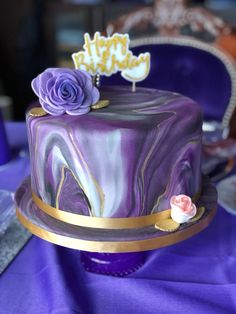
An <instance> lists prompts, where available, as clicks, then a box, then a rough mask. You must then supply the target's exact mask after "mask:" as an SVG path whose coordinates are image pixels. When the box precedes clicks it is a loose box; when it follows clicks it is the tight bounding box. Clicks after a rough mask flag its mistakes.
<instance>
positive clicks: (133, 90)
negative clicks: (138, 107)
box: [132, 81, 136, 93]
mask: <svg viewBox="0 0 236 314" xmlns="http://www.w3.org/2000/svg"><path fill="white" fill-rule="evenodd" d="M132 92H133V93H134V92H136V82H135V81H133V82H132Z"/></svg>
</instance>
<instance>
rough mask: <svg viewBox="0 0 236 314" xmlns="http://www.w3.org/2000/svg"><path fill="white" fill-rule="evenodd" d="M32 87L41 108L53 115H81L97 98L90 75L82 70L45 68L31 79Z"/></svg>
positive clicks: (97, 94)
mask: <svg viewBox="0 0 236 314" xmlns="http://www.w3.org/2000/svg"><path fill="white" fill-rule="evenodd" d="M32 89H33V91H34V92H35V94H36V95H37V96H38V97H39V102H40V104H41V106H42V107H43V109H44V110H45V111H46V112H47V113H49V114H51V115H53V116H59V115H62V114H63V113H65V112H66V113H68V114H70V115H81V114H85V113H87V112H89V110H90V106H92V105H93V104H95V103H96V102H97V101H98V100H99V91H98V89H97V88H96V87H94V86H93V83H92V78H91V76H90V75H89V74H88V73H87V72H85V71H82V70H72V69H63V68H51V69H47V70H45V71H44V72H42V73H41V74H39V75H38V76H37V77H36V78H35V79H33V81H32Z"/></svg>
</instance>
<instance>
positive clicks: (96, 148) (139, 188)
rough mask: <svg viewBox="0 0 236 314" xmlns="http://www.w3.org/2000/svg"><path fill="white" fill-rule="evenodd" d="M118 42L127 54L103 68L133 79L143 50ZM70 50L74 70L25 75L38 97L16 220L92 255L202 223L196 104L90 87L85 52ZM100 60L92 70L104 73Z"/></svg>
mask: <svg viewBox="0 0 236 314" xmlns="http://www.w3.org/2000/svg"><path fill="white" fill-rule="evenodd" d="M119 36H121V35H119ZM119 36H118V37H114V38H115V40H116V41H115V44H114V47H116V48H117V49H118V48H119V41H118V40H119V39H122V40H123V37H121V38H120V37H119ZM85 38H86V37H85ZM125 38H126V37H125ZM99 40H101V37H99V36H98V35H97V37H95V39H94V42H93V45H94V46H92V45H91V46H90V47H89V48H88V45H89V41H88V40H87V42H86V45H85V46H86V47H87V48H88V50H89V51H90V54H92V53H93V52H94V53H97V48H98V46H96V45H97V42H99ZM104 41H105V39H104V38H103V41H102V43H103V42H104ZM123 43H126V42H125V41H124V42H123V41H121V44H120V48H119V49H120V53H121V54H122V53H127V54H126V57H125V59H124V60H123V61H122V62H121V61H120V60H118V61H116V59H114V58H112V59H111V60H112V61H111V64H110V65H111V67H112V68H113V70H114V69H115V68H116V67H118V68H120V70H121V71H123V77H128V78H129V79H130V80H132V82H133V83H134V82H137V81H139V80H140V79H141V78H142V77H145V76H146V75H147V74H148V68H149V65H148V60H149V57H150V56H149V54H148V53H146V54H141V55H140V56H139V57H135V56H133V55H132V54H131V53H129V52H127V50H126V48H127V47H126V46H125V47H126V48H125V47H123V48H122V44H123ZM90 44H91V43H90ZM111 45H112V42H109V44H107V47H108V48H109V49H110V48H111ZM92 47H93V48H94V47H95V48H96V49H95V48H94V49H92ZM124 48H125V49H124ZM119 49H118V50H119ZM105 52H106V55H107V51H105ZM77 57H78V59H77V60H76V62H75V64H76V65H77V68H76V69H59V68H52V69H47V70H45V71H44V72H43V73H41V74H39V75H38V76H37V77H36V78H35V79H34V80H33V82H32V88H33V90H34V92H35V94H36V95H37V96H38V97H39V102H38V103H36V104H35V106H34V107H33V108H31V109H29V111H28V112H27V129H28V138H29V150H30V160H31V176H30V178H27V179H26V180H25V181H24V182H23V183H22V185H21V187H20V188H19V189H18V191H17V193H16V204H17V215H18V217H19V219H20V221H21V222H22V223H23V224H24V225H25V226H26V227H27V228H28V229H29V230H30V231H31V232H33V233H34V234H36V235H38V236H40V237H41V238H44V239H46V240H48V241H51V242H54V243H57V244H60V245H64V246H67V247H70V248H76V249H82V250H85V251H92V252H134V251H143V250H149V249H153V248H157V247H161V246H165V245H169V244H173V243H176V242H179V241H182V240H184V239H186V238H188V237H190V236H192V235H194V234H196V233H197V232H199V231H201V230H202V229H204V228H205V227H206V226H207V225H208V224H209V223H210V221H211V219H212V218H213V216H214V212H215V210H214V209H215V206H216V191H215V188H214V187H213V186H212V184H211V182H210V181H209V180H208V179H206V178H203V177H202V174H201V150H202V143H201V140H202V113H201V109H200V107H199V105H198V104H197V103H195V102H194V101H193V100H191V99H189V98H187V97H185V96H182V95H180V94H176V93H172V92H168V91H158V90H156V89H151V88H141V87H136V86H135V84H133V86H132V88H131V86H130V87H125V86H123V87H122V86H113V87H101V88H99V89H98V88H97V87H96V86H95V85H94V83H93V82H92V78H91V75H90V74H91V73H90V70H89V68H88V65H87V63H86V62H87V61H86V62H85V60H86V58H87V56H86V55H83V54H82V55H81V54H79V55H78V54H77V55H75V56H74V58H77ZM90 59H91V55H90V58H88V60H90ZM78 60H80V62H82V61H83V62H82V63H81V65H82V66H81V68H79V66H78ZM81 60H82V61H81ZM96 60H97V59H96ZM104 60H105V59H104V58H103V59H102V61H101V63H99V64H98V65H97V67H95V66H94V64H93V66H92V71H94V69H95V68H99V69H100V70H99V71H100V72H101V73H102V74H106V67H107V64H105V63H104V62H105V61H104ZM88 62H90V61H88ZM108 63H109V62H108ZM83 67H85V69H84V68H83ZM86 67H87V68H86ZM126 67H127V68H126ZM85 70H87V71H85ZM89 73H90V74H89ZM92 73H93V72H92Z"/></svg>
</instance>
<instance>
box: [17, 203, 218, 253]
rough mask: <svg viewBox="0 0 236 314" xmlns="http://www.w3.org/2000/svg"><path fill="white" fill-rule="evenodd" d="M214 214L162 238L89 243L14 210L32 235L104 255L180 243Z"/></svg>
mask: <svg viewBox="0 0 236 314" xmlns="http://www.w3.org/2000/svg"><path fill="white" fill-rule="evenodd" d="M215 213H216V209H215V208H214V209H212V210H211V211H210V213H209V214H208V215H206V216H205V217H204V218H203V219H201V220H200V221H199V222H198V223H195V224H193V225H191V226H189V227H187V228H185V229H183V230H180V231H176V232H173V233H170V234H167V235H164V236H159V237H156V238H152V239H146V240H137V241H124V242H120V241H117V242H115V241H114V242H112V241H105V242H101V241H90V240H82V239H77V238H73V237H67V236H64V235H60V234H58V233H54V232H50V231H47V230H45V229H43V228H41V227H39V226H36V225H35V224H33V223H32V222H30V221H29V220H28V219H27V218H26V217H25V216H24V215H23V214H21V213H20V212H19V210H18V209H17V210H16V215H17V217H18V219H19V220H20V222H21V223H22V224H23V225H24V226H25V227H26V228H27V229H28V230H29V231H30V232H32V233H33V234H35V235H37V236H38V237H40V238H42V239H44V240H46V241H49V242H51V243H54V244H58V245H62V246H65V247H68V248H72V249H77V250H83V251H89V252H104V253H118V252H120V253H122V252H138V251H148V250H153V249H157V248H160V247H164V246H167V245H171V244H174V243H178V242H181V241H183V240H186V239H188V238H189V237H191V236H193V235H195V234H197V233H198V232H200V231H202V230H203V229H205V228H206V227H207V226H208V225H209V223H210V222H211V220H212V219H213V217H214V215H215Z"/></svg>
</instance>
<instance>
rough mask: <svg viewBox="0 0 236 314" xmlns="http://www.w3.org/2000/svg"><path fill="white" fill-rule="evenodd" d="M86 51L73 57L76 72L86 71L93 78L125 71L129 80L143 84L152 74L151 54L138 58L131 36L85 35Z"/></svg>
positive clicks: (125, 75) (141, 54)
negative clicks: (131, 47)
mask: <svg viewBox="0 0 236 314" xmlns="http://www.w3.org/2000/svg"><path fill="white" fill-rule="evenodd" d="M84 42H85V43H84V45H83V48H84V51H79V52H77V53H73V55H72V58H73V61H74V64H75V68H76V69H81V70H85V71H87V72H88V73H90V74H91V75H97V74H100V75H105V76H111V75H112V74H115V73H117V72H118V71H121V76H122V77H123V78H125V79H126V80H128V81H130V82H133V84H135V82H140V81H142V80H144V79H145V78H146V77H147V76H148V74H149V71H150V53H148V52H145V53H140V54H139V55H138V56H134V55H133V53H132V51H130V50H129V43H130V39H129V35H128V34H124V35H123V34H117V33H115V34H113V35H112V36H111V37H104V36H101V34H100V33H99V32H96V33H95V35H94V38H93V39H91V38H90V35H89V34H88V33H86V34H85V35H84Z"/></svg>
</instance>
